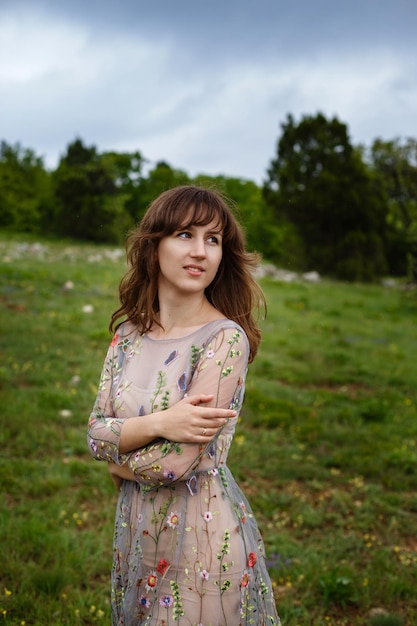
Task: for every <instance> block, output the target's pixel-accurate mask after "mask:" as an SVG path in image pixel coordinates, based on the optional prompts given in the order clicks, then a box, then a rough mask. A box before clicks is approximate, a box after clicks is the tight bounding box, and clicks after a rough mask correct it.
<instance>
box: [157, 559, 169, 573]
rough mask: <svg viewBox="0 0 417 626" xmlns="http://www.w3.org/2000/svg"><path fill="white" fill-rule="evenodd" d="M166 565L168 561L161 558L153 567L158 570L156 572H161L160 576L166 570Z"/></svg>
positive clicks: (167, 565)
mask: <svg viewBox="0 0 417 626" xmlns="http://www.w3.org/2000/svg"><path fill="white" fill-rule="evenodd" d="M168 567H169V562H168V561H167V560H166V559H161V560H160V561H159V563H158V565H157V566H156V567H155V570H156V571H157V572H158V574H161V576H163V575H164V574H165V572H166V571H167V569H168Z"/></svg>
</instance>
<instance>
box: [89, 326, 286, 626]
mask: <svg viewBox="0 0 417 626" xmlns="http://www.w3.org/2000/svg"><path fill="white" fill-rule="evenodd" d="M248 354H249V347H248V342H247V338H246V336H245V333H244V331H243V330H242V329H241V328H240V327H239V326H237V325H236V324H235V323H234V322H232V321H229V320H216V321H215V322H210V323H209V324H206V325H205V326H203V327H202V328H200V329H198V330H197V331H195V332H193V333H192V334H190V335H187V336H186V337H182V338H179V339H165V340H154V339H152V338H150V337H149V336H148V335H143V336H141V335H139V334H138V333H137V332H136V330H135V328H134V327H133V326H132V325H130V324H129V323H125V324H123V325H122V326H121V327H120V328H119V330H118V332H117V334H116V335H115V336H114V338H113V340H112V342H111V344H110V347H109V350H108V353H107V356H106V359H105V362H104V366H103V370H102V375H101V379H100V384H99V391H98V394H97V398H96V402H95V405H94V408H93V412H92V414H91V417H90V422H89V433H88V440H89V447H90V451H91V453H92V455H93V456H94V458H96V459H98V460H104V461H113V462H115V463H118V464H119V465H122V464H125V463H127V464H128V465H129V467H130V468H131V469H132V471H133V472H134V474H135V481H123V484H122V487H121V490H120V495H119V499H118V504H117V511H116V519H115V529H114V560H113V568H112V625H113V626H139V625H149V626H157V625H158V626H162V625H169V624H179V625H180V626H185V625H187V626H190V625H194V626H241V625H242V626H243V625H249V624H254V625H256V626H262V625H265V624H268V625H278V624H280V621H279V618H278V615H277V612H276V608H275V603H274V598H273V593H272V587H271V581H270V578H269V575H268V572H267V569H266V565H265V558H264V546H263V542H262V538H261V536H260V533H259V530H258V526H257V524H256V520H255V518H254V516H253V513H252V510H251V508H250V506H249V504H248V502H247V500H246V498H245V496H244V495H243V493H242V491H241V490H240V488H239V487H238V485H237V484H236V481H235V480H234V478H233V476H232V474H231V472H230V470H229V468H228V467H227V464H226V463H227V455H228V451H229V448H230V444H231V442H232V439H233V435H234V432H235V427H236V423H237V419H238V416H236V417H235V418H233V419H230V420H229V421H228V422H227V424H226V425H225V426H224V427H223V428H222V429H221V430H220V432H219V433H218V435H217V436H216V438H215V439H214V441H212V442H211V443H210V444H208V445H206V446H201V445H198V444H184V443H178V442H171V441H167V440H162V439H160V440H157V441H153V442H152V443H151V444H149V445H147V446H145V447H143V448H141V449H139V450H134V451H132V452H130V453H128V454H120V453H119V438H120V430H121V425H122V424H123V422H124V420H126V419H129V417H132V416H134V415H138V414H140V415H149V419H152V413H153V412H154V411H160V410H164V409H166V408H168V407H169V406H171V405H173V404H175V403H177V402H179V401H180V400H181V399H182V398H183V397H184V396H185V395H187V394H188V395H194V394H198V393H206V394H207V393H213V394H214V401H213V402H212V405H214V406H219V407H222V408H228V407H231V408H234V409H236V410H237V411H238V414H239V411H240V409H241V406H242V401H243V395H244V384H245V376H246V371H247V362H248Z"/></svg>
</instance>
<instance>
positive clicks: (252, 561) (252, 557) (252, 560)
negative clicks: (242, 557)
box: [248, 552, 258, 567]
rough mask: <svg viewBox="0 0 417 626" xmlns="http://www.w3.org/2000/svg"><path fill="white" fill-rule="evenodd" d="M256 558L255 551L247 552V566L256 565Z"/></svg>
mask: <svg viewBox="0 0 417 626" xmlns="http://www.w3.org/2000/svg"><path fill="white" fill-rule="evenodd" d="M257 560H258V557H257V556H256V554H255V552H249V556H248V566H249V567H254V566H255V565H256V561H257Z"/></svg>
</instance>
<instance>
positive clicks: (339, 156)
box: [264, 113, 386, 280]
mask: <svg viewBox="0 0 417 626" xmlns="http://www.w3.org/2000/svg"><path fill="white" fill-rule="evenodd" d="M281 127H282V135H281V137H280V139H279V141H278V146H277V156H276V158H275V159H273V160H272V161H271V164H270V167H269V169H268V179H267V181H266V183H265V185H264V197H265V200H266V202H267V203H268V205H269V206H270V207H271V208H272V210H273V211H274V213H275V215H276V217H277V219H278V220H279V221H280V222H282V223H283V222H285V221H288V222H289V223H290V224H292V225H293V226H294V227H295V228H296V230H297V232H298V234H299V236H300V239H301V241H302V245H303V248H304V259H302V261H301V263H300V269H308V268H309V269H312V268H313V269H317V270H318V271H320V272H322V273H324V274H327V275H334V276H337V277H339V278H344V279H347V280H371V279H373V278H375V277H376V276H378V275H380V274H382V273H383V272H384V271H385V269H386V262H385V252H384V236H385V223H386V220H385V215H386V202H385V200H384V194H383V192H382V190H381V189H380V186H379V184H378V182H377V180H376V178H375V177H374V176H372V175H371V173H370V171H369V168H367V167H366V165H365V163H364V162H363V160H362V157H361V155H360V152H359V151H358V150H355V149H354V147H353V146H352V145H351V143H350V140H349V136H348V131H347V127H346V125H345V124H343V123H341V122H339V121H338V120H337V118H333V119H331V120H327V119H326V118H325V117H324V115H322V114H321V113H319V114H317V115H316V116H304V117H303V118H302V119H301V121H300V123H299V124H296V123H295V122H294V119H293V118H292V116H291V115H289V116H288V117H287V121H286V123H284V124H282V125H281ZM303 265H304V267H303ZM307 266H308V267H307Z"/></svg>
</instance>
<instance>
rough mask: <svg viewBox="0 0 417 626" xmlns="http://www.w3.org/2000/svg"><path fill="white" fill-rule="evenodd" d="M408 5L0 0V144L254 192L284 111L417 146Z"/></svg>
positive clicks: (357, 139) (415, 19) (354, 133)
mask: <svg viewBox="0 0 417 626" xmlns="http://www.w3.org/2000/svg"><path fill="white" fill-rule="evenodd" d="M416 33H417V0H345V1H344V2H339V1H338V0H333V1H329V0H315V1H313V0H287V1H285V2H284V1H283V0H194V1H193V2H192V1H191V0H147V1H146V2H145V1H144V0H66V1H65V0H44V1H42V0H27V1H26V2H24V1H20V0H0V138H1V139H5V140H6V141H8V142H9V143H15V142H17V141H19V142H20V143H21V144H22V145H23V146H24V147H29V148H33V149H34V150H35V152H36V153H37V154H38V155H40V156H43V157H44V159H45V163H46V165H47V166H48V167H55V166H56V164H57V162H58V159H59V157H60V155H62V153H63V152H64V151H65V149H66V146H67V145H68V143H69V142H71V141H72V140H73V139H74V138H75V137H81V138H82V139H83V140H84V142H85V143H86V144H87V145H95V146H96V147H97V148H98V149H99V151H104V150H116V151H135V150H139V151H140V152H141V153H142V155H143V156H144V157H145V158H147V159H148V160H149V164H150V166H152V165H154V164H155V163H156V162H157V161H160V160H164V161H167V162H168V163H169V164H170V165H172V166H173V167H176V168H180V169H183V170H185V171H186V172H187V173H188V174H190V175H192V176H194V175H196V174H197V173H206V174H212V175H215V174H225V175H227V176H236V177H241V178H247V179H251V180H255V181H257V182H259V183H260V182H262V180H263V179H264V178H265V175H266V169H267V167H268V165H269V162H270V160H271V158H273V157H274V156H275V152H276V143H277V139H278V137H279V135H280V132H281V130H280V124H281V123H282V122H284V121H285V119H286V116H287V114H288V113H291V114H292V115H293V116H294V117H295V119H296V121H298V120H299V119H300V118H301V116H302V115H315V114H316V113H317V112H318V111H321V112H323V113H324V114H325V115H326V116H328V117H332V116H334V115H336V116H337V117H338V119H339V120H340V121H342V122H344V123H346V124H347V125H348V128H349V132H350V137H351V140H352V142H353V143H354V144H358V143H363V144H365V145H370V144H371V143H372V141H373V139H375V138H376V137H382V138H383V139H393V138H395V137H403V138H405V137H414V138H416V137H417V35H416Z"/></svg>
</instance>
